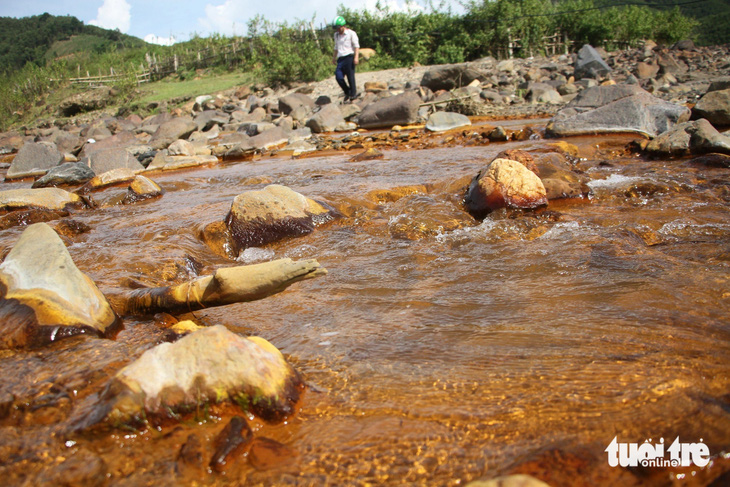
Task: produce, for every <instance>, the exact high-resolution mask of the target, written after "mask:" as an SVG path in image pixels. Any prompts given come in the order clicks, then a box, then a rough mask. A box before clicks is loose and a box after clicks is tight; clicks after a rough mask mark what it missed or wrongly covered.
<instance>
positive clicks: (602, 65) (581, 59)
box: [573, 44, 612, 79]
mask: <svg viewBox="0 0 730 487" xmlns="http://www.w3.org/2000/svg"><path fill="white" fill-rule="evenodd" d="M611 71H612V70H611V68H610V66H609V65H608V64H606V62H605V61H604V60H603V58H602V57H601V55H600V54H599V53H598V51H596V50H595V49H594V48H593V46H591V45H588V44H586V45H584V46H583V47H581V49H580V51H578V58H577V59H576V61H575V72H574V74H573V76H575V79H581V78H594V79H596V78H600V77H605V76H607V75H608V74H610V73H611Z"/></svg>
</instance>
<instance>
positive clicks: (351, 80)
mask: <svg viewBox="0 0 730 487" xmlns="http://www.w3.org/2000/svg"><path fill="white" fill-rule="evenodd" d="M349 59H350V61H349V64H348V67H347V68H348V69H347V71H346V72H345V74H346V75H347V82H348V84H349V85H350V92H349V93H348V94H349V95H350V99H351V100H354V99H355V98H357V84H355V57H354V56H350V57H349Z"/></svg>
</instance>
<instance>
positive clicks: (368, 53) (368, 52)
mask: <svg viewBox="0 0 730 487" xmlns="http://www.w3.org/2000/svg"><path fill="white" fill-rule="evenodd" d="M375 54H376V52H375V49H370V48H369V47H363V48H361V49H360V59H362V60H364V61H368V60H369V59H370V58H371V57H373V56H375Z"/></svg>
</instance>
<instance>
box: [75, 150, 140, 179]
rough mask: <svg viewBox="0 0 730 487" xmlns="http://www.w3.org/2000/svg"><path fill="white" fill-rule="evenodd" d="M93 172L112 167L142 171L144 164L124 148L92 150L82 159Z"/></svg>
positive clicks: (102, 171)
mask: <svg viewBox="0 0 730 487" xmlns="http://www.w3.org/2000/svg"><path fill="white" fill-rule="evenodd" d="M82 162H84V163H86V164H87V165H88V166H89V167H90V168H91V170H92V171H94V174H103V173H105V172H107V171H111V170H113V169H122V168H127V169H131V170H132V171H135V172H140V171H144V166H143V165H142V164H140V163H139V161H138V160H137V158H136V157H134V156H133V155H132V154H131V153H130V152H129V151H127V150H126V149H103V150H98V151H94V152H92V153H91V154H90V155H89V156H87V157H85V158H84V159H82Z"/></svg>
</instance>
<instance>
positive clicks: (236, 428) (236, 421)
mask: <svg viewBox="0 0 730 487" xmlns="http://www.w3.org/2000/svg"><path fill="white" fill-rule="evenodd" d="M252 439H253V431H251V427H250V426H249V425H248V423H247V422H246V420H245V419H243V418H242V417H240V416H234V417H232V418H231V420H230V421H229V422H228V424H227V425H226V426H225V428H223V430H222V431H221V432H220V433H218V436H216V438H215V440H214V442H213V443H214V445H215V452H213V456H212V457H211V459H210V468H212V469H213V470H215V471H216V472H223V471H225V469H226V466H227V465H228V464H229V463H232V462H234V461H235V460H236V459H237V458H238V457H240V456H243V454H244V453H245V452H246V450H247V447H248V446H249V445H250V444H251V440H252Z"/></svg>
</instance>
